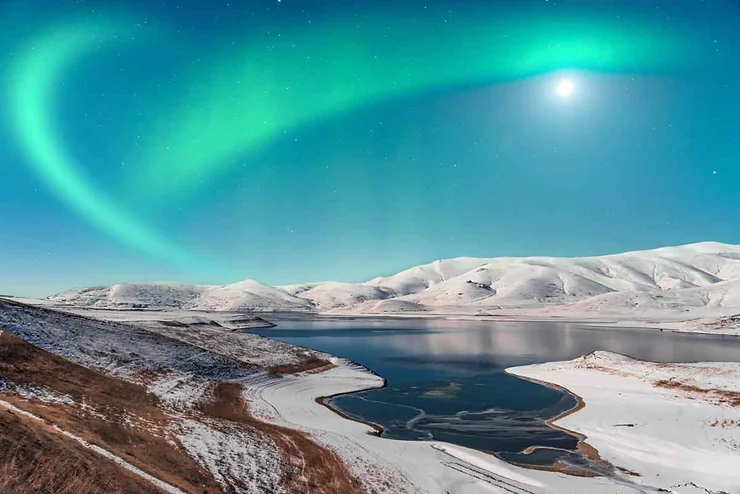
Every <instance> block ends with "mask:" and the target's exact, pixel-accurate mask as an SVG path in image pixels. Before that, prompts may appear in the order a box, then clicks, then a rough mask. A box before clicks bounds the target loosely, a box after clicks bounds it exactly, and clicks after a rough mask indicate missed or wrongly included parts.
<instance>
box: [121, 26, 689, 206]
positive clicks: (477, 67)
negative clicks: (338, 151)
mask: <svg viewBox="0 0 740 494" xmlns="http://www.w3.org/2000/svg"><path fill="white" fill-rule="evenodd" d="M375 14H377V15H373V16H371V17H370V18H369V19H363V20H362V21H361V22H360V23H358V22H357V20H356V19H354V18H352V19H344V18H336V19H324V21H323V22H322V23H319V22H314V23H313V24H311V25H310V27H306V26H300V27H298V28H294V29H292V30H288V32H284V31H281V32H278V31H274V32H273V33H272V35H271V36H269V37H263V38H259V39H249V40H248V43H241V44H242V45H246V46H247V49H244V48H241V49H239V50H236V51H235V52H233V53H225V54H223V55H222V56H220V57H218V58H217V59H216V60H214V61H213V62H212V63H211V64H206V65H205V66H201V67H200V68H199V70H198V71H197V72H196V73H194V74H193V75H192V77H191V78H190V79H189V80H191V84H190V85H189V86H187V87H185V88H184V90H183V92H182V93H181V94H178V95H177V96H176V97H174V98H173V101H171V102H170V106H169V108H165V109H163V110H162V112H161V113H162V114H164V115H166V118H162V119H158V120H157V122H154V124H155V125H153V126H152V128H151V129H150V130H149V131H148V132H145V133H144V135H146V136H148V137H149V141H148V144H147V145H145V146H143V148H142V149H143V150H144V151H143V155H142V156H137V157H136V158H135V160H134V161H137V160H138V161H139V162H142V163H145V164H146V169H145V170H144V173H141V174H139V171H138V170H137V176H136V177H135V176H131V177H130V179H131V180H130V182H129V183H132V184H136V185H135V186H136V188H137V189H139V190H145V191H148V192H149V193H150V194H151V196H155V195H156V196H158V198H159V199H161V198H162V197H163V194H174V195H175V196H179V197H183V196H185V195H187V194H189V193H190V192H191V191H192V188H193V186H195V185H197V184H198V183H199V182H200V181H202V180H204V179H206V178H207V177H209V176H211V177H212V176H214V174H216V173H217V172H218V171H220V170H224V169H226V168H227V167H229V166H233V165H235V164H237V163H238V162H239V158H240V157H244V156H245V155H249V154H250V153H253V152H254V151H255V150H256V149H257V148H258V147H260V146H263V145H265V144H269V142H270V141H271V140H273V139H274V138H276V137H277V136H279V135H281V134H282V133H284V132H286V131H290V130H292V129H295V128H298V127H301V126H305V125H310V124H312V123H315V122H317V121H320V120H322V119H326V118H329V117H333V116H336V115H339V114H342V113H345V112H350V111H353V110H356V109H358V108H360V107H364V106H367V105H372V104H376V103H381V102H383V101H388V100H389V99H393V98H403V97H408V96H410V95H415V94H420V93H424V92H430V91H434V90H440V89H444V88H455V87H463V86H465V87H470V86H471V85H472V86H480V85H488V84H491V83H495V82H498V81H511V80H516V79H521V78H525V77H530V76H535V75H538V74H544V73H548V72H552V71H555V70H563V69H566V70H585V71H599V72H612V73H614V72H621V73H624V72H627V73H639V72H645V71H648V70H650V71H657V70H675V69H677V68H679V67H682V66H685V64H686V63H687V59H688V58H689V57H688V56H687V54H688V53H689V52H690V51H691V50H690V46H691V45H690V43H691V37H690V36H688V35H686V33H678V32H675V31H671V30H670V29H669V28H668V27H665V26H663V25H661V24H657V23H655V22H652V21H651V22H648V21H646V20H641V19H631V20H629V22H626V21H625V20H622V21H617V20H614V19H611V20H605V19H603V18H598V17H595V16H594V17H588V16H585V15H583V14H573V15H569V16H566V15H562V16H560V17H553V16H547V17H544V16H542V17H539V18H537V17H534V16H532V15H529V16H525V15H521V16H506V17H502V16H501V15H498V16H492V15H485V14H483V13H481V14H480V15H476V14H475V13H474V12H473V13H469V14H467V17H466V18H465V19H464V21H463V20H461V19H460V18H459V17H458V18H456V20H455V22H454V23H452V22H447V21H446V20H445V19H442V18H440V17H438V16H436V17H435V16H421V17H420V16H419V15H418V14H416V15H414V16H413V17H409V18H405V17H404V16H402V15H398V14H397V13H396V14H395V15H393V14H391V13H387V12H376V13H375ZM137 177H138V178H137ZM163 183H168V184H170V187H168V188H166V190H165V191H163V190H162V188H161V184H163Z"/></svg>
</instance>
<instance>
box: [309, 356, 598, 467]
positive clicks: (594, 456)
mask: <svg viewBox="0 0 740 494" xmlns="http://www.w3.org/2000/svg"><path fill="white" fill-rule="evenodd" d="M314 351H315V350H314ZM337 358H340V359H342V360H344V361H345V362H348V363H350V364H352V365H354V366H356V367H358V368H359V369H362V371H363V372H367V373H368V374H371V375H373V376H376V377H378V378H380V379H382V380H383V385H382V386H377V387H376V386H373V387H368V388H365V389H359V390H353V391H343V392H339V393H334V394H331V395H327V396H319V397H317V398H315V400H314V401H315V402H316V403H318V404H319V405H322V406H324V407H326V408H327V409H329V410H331V411H332V412H333V413H335V414H337V415H339V416H340V417H342V418H343V419H346V420H351V421H353V422H357V423H360V424H364V425H367V426H368V427H370V428H372V429H373V431H374V432H370V433H369V434H370V435H373V436H376V437H379V438H382V434H383V432H384V431H385V428H384V427H383V426H381V425H380V424H376V423H375V422H371V421H369V420H365V419H362V418H359V417H353V416H351V415H349V414H348V413H346V412H345V411H343V410H341V409H339V408H337V407H335V406H332V405H331V404H330V403H329V400H331V399H332V398H336V397H338V396H349V395H354V394H357V393H363V392H365V391H371V390H374V389H383V388H385V387H387V386H388V380H387V379H385V378H384V377H383V376H381V375H380V374H378V373H377V372H375V371H373V370H371V369H369V368H367V367H366V366H364V365H362V364H360V363H358V362H355V361H353V360H350V359H347V358H344V357H337ZM504 372H505V373H506V374H509V375H511V376H513V377H516V378H519V379H522V380H525V381H530V382H534V383H536V384H539V385H541V386H545V387H548V388H550V389H554V390H556V391H560V392H562V393H565V394H567V395H569V396H572V397H573V398H574V399H575V400H576V405H575V406H574V407H572V408H570V409H568V410H565V411H563V412H561V413H559V414H558V415H556V416H555V417H552V418H550V419H547V420H546V421H545V424H547V426H548V427H550V428H552V429H555V430H558V431H560V432H564V433H566V434H568V435H570V436H573V437H575V438H576V439H577V440H578V443H577V445H576V449H577V450H578V451H580V452H581V453H583V455H584V456H585V457H586V458H588V460H590V461H593V462H596V463H600V464H602V465H608V466H609V467H611V466H612V465H611V464H610V463H609V462H607V461H606V460H604V459H602V458H601V457H600V456H599V453H598V451H597V450H596V448H594V447H593V446H591V445H590V444H588V443H586V439H588V438H587V437H586V436H585V435H583V434H581V433H579V432H575V431H571V430H569V429H566V428H565V427H561V426H559V425H556V424H555V423H554V422H556V421H558V420H560V419H563V418H565V417H567V416H568V415H571V414H574V413H576V412H578V411H579V410H581V409H583V408H584V407H585V406H586V403H585V401H584V400H583V399H582V398H581V397H580V396H578V395H577V394H575V393H573V392H572V391H570V390H568V389H566V388H564V387H562V386H558V385H557V384H553V383H549V382H546V381H541V380H539V379H534V378H528V377H523V376H519V375H516V374H514V373H511V372H509V370H508V369H504ZM435 442H436V440H435ZM450 444H452V443H450ZM538 449H554V450H558V451H566V452H572V450H568V449H562V448H552V447H549V446H539V445H533V446H529V447H528V448H526V449H525V450H524V451H523V452H522V453H524V454H530V453H532V452H533V451H535V450H538ZM477 451H480V452H481V453H485V454H489V455H491V456H493V457H495V458H498V459H500V460H501V461H504V462H506V463H509V464H511V465H514V466H518V467H522V468H526V469H530V470H540V471H546V472H557V473H564V474H567V475H571V476H574V477H588V476H598V474H596V473H593V474H589V473H587V472H584V471H576V470H573V469H572V468H569V467H567V466H564V465H563V464H561V463H560V462H559V461H556V462H554V463H553V464H552V465H531V464H525V463H515V462H510V461H507V460H505V459H503V458H501V457H500V456H499V455H498V454H496V453H495V452H492V451H485V450H480V449H478V450H477Z"/></svg>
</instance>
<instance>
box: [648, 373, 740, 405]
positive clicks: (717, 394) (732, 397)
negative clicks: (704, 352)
mask: <svg viewBox="0 0 740 494" xmlns="http://www.w3.org/2000/svg"><path fill="white" fill-rule="evenodd" d="M653 386H655V387H657V388H666V389H678V390H681V391H686V392H687V393H690V394H698V395H701V396H704V397H707V398H709V399H712V400H714V401H717V402H718V403H722V404H725V405H730V406H732V407H740V391H730V390H727V389H717V388H700V387H698V386H694V385H693V384H688V383H685V382H681V381H678V380H675V379H663V380H660V381H655V382H654V383H653Z"/></svg>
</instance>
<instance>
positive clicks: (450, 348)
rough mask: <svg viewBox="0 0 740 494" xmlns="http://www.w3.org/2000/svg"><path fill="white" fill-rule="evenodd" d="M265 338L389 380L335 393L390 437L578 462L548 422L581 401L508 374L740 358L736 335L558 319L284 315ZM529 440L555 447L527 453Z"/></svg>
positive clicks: (538, 460)
mask: <svg viewBox="0 0 740 494" xmlns="http://www.w3.org/2000/svg"><path fill="white" fill-rule="evenodd" d="M276 322H277V323H278V327H277V328H273V329H264V330H258V331H255V332H256V333H258V334H261V335H263V336H269V337H271V338H275V339H279V340H282V341H287V342H290V343H293V344H295V345H300V346H304V347H309V348H313V349H316V350H321V351H324V352H328V353H331V354H334V355H338V356H341V357H345V358H348V359H351V360H354V361H356V362H358V363H360V364H362V365H364V366H365V367H367V368H369V369H371V370H373V371H375V372H376V373H378V374H379V375H381V376H382V377H384V378H385V379H386V380H387V383H388V385H387V387H385V388H383V389H378V390H371V391H365V392H361V393H355V394H352V395H346V396H340V397H336V398H334V399H332V401H331V404H332V405H333V406H335V407H337V408H339V409H341V410H342V411H343V412H345V413H347V414H348V415H350V416H353V417H356V418H359V419H362V420H366V421H369V422H373V423H376V424H379V425H380V426H382V427H383V429H384V431H383V433H382V435H383V436H384V437H388V438H394V439H412V440H427V439H435V440H441V441H447V442H451V443H455V444H460V445H463V446H468V447H472V448H476V449H479V450H482V451H488V452H493V453H496V454H497V455H499V456H500V457H502V458H504V459H507V460H509V461H513V462H518V463H528V464H538V465H543V464H544V465H549V464H552V463H553V462H554V461H558V460H560V461H563V462H568V463H570V464H572V465H582V464H584V463H585V460H584V459H583V458H582V457H580V456H579V455H578V454H577V453H568V452H567V451H573V450H574V448H575V447H576V444H577V439H576V438H575V437H574V436H572V435H569V434H567V433H565V432H562V431H558V430H556V429H553V428H551V427H549V426H548V425H547V424H546V421H547V420H548V419H551V418H553V417H555V416H556V415H558V414H559V413H561V412H563V411H566V410H569V409H571V408H572V407H574V406H575V404H576V402H575V399H574V398H573V397H572V396H570V395H569V394H567V393H563V392H560V391H558V390H555V389H551V388H548V387H545V386H542V385H539V384H535V383H532V382H529V381H526V380H523V379H519V378H517V377H514V376H511V375H509V374H506V373H504V369H505V368H507V367H511V366H517V365H528V364H532V363H539V362H547V361H556V360H570V359H573V358H576V357H578V356H580V355H584V354H587V353H590V352H592V351H594V350H608V351H612V352H617V353H622V354H625V355H629V356H632V357H635V358H640V359H644V360H652V361H664V362H691V361H740V338H737V337H715V336H697V335H687V334H679V333H673V332H669V331H663V332H660V331H655V330H642V329H638V330H633V329H623V328H618V329H617V328H615V329H603V328H589V327H585V326H582V325H575V324H559V323H503V322H502V323H495V322H475V321H444V320H420V319H384V320H368V319H357V320H351V319H338V320H337V319H334V320H332V319H323V318H322V319H293V320H290V319H286V320H278V321H276ZM531 446H545V447H549V448H556V449H555V450H551V449H541V450H537V452H536V453H535V454H530V455H523V454H522V452H523V451H524V450H525V449H527V448H529V447H531Z"/></svg>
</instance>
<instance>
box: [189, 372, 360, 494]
mask: <svg viewBox="0 0 740 494" xmlns="http://www.w3.org/2000/svg"><path fill="white" fill-rule="evenodd" d="M327 363H328V362H327ZM316 368H319V367H314V369H316ZM200 411H201V412H202V413H203V414H204V415H206V416H208V417H211V418H214V419H217V420H224V421H229V422H232V423H236V424H242V425H245V426H248V427H251V428H253V429H256V430H258V431H260V432H262V433H264V434H266V435H267V436H268V437H270V438H271V439H272V440H273V441H274V442H275V444H276V445H277V446H278V448H279V450H280V451H281V453H282V455H283V458H284V460H285V464H286V467H285V472H284V487H285V490H286V491H287V492H290V493H296V494H299V493H305V494H308V493H310V494H360V493H362V492H363V490H362V488H361V484H360V482H359V480H358V479H356V478H355V477H354V476H352V475H351V474H350V473H349V471H348V470H347V468H346V466H345V465H344V463H342V461H341V460H340V459H339V458H338V457H337V455H335V454H334V453H333V452H332V451H331V450H329V449H328V448H326V447H324V446H321V445H319V444H317V443H315V442H314V441H312V440H311V439H310V438H309V437H308V436H307V435H306V434H305V433H303V432H300V431H296V430H293V429H288V428H287V427H281V426H278V425H275V424H270V423H267V422H262V421H261V420H258V419H256V418H254V417H253V416H252V414H251V413H250V412H249V409H248V406H247V403H246V402H245V401H244V399H243V397H242V386H241V385H240V384H238V383H233V382H222V383H219V384H217V385H216V387H215V388H214V389H213V393H212V397H211V399H210V400H209V401H207V402H205V403H202V404H201V405H200Z"/></svg>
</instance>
